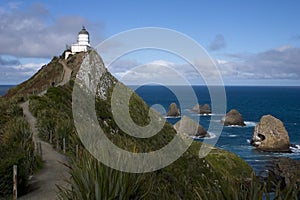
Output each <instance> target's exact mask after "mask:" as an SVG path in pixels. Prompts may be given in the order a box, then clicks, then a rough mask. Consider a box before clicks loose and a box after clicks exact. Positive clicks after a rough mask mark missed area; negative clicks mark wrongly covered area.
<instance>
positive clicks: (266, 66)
mask: <svg viewBox="0 0 300 200" xmlns="http://www.w3.org/2000/svg"><path fill="white" fill-rule="evenodd" d="M299 55H300V48H298V47H292V46H289V45H285V46H281V47H278V48H275V49H271V50H268V51H264V52H259V53H255V54H247V55H243V54H240V55H239V56H238V57H239V60H232V59H231V57H230V56H228V60H222V61H217V63H218V66H219V69H220V70H221V73H222V75H223V76H228V77H231V78H235V79H240V80H242V79H253V80H254V79H255V80H256V79H279V80H280V79H291V80H297V79H298V80H299V79H300V56H299ZM299 83H300V82H299Z"/></svg>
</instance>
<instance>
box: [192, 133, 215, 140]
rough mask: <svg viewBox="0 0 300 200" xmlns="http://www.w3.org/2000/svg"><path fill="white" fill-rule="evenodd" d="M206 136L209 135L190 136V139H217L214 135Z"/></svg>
mask: <svg viewBox="0 0 300 200" xmlns="http://www.w3.org/2000/svg"><path fill="white" fill-rule="evenodd" d="M208 134H209V137H197V136H191V138H193V139H213V138H215V137H217V136H216V134H214V133H210V132H208Z"/></svg>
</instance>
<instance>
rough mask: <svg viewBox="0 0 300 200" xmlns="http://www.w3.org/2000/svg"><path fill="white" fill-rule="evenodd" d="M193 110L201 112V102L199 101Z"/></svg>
mask: <svg viewBox="0 0 300 200" xmlns="http://www.w3.org/2000/svg"><path fill="white" fill-rule="evenodd" d="M191 111H193V112H196V113H199V112H200V104H199V103H197V104H196V105H195V106H194V107H193V108H192V109H191Z"/></svg>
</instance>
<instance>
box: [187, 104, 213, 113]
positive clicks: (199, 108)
mask: <svg viewBox="0 0 300 200" xmlns="http://www.w3.org/2000/svg"><path fill="white" fill-rule="evenodd" d="M191 111H193V112H196V113H198V114H211V110H210V106H209V105H208V104H204V105H203V106H201V105H200V104H198V103H197V104H196V105H195V106H194V107H193V108H192V109H191Z"/></svg>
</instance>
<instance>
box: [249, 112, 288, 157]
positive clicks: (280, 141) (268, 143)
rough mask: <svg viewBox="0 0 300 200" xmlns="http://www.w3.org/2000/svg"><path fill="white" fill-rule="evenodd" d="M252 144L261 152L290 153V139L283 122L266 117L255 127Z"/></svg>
mask: <svg viewBox="0 0 300 200" xmlns="http://www.w3.org/2000/svg"><path fill="white" fill-rule="evenodd" d="M251 144H252V145H253V146H255V147H256V148H257V149H259V150H263V151H274V152H289V151H290V138H289V135H288V132H287V130H286V129H285V127H284V125H283V123H282V121H280V120H279V119H277V118H275V117H273V116H272V115H265V116H263V117H262V118H261V119H260V122H259V123H258V124H257V125H256V126H255V128H254V133H253V136H252V139H251Z"/></svg>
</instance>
